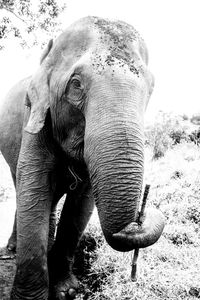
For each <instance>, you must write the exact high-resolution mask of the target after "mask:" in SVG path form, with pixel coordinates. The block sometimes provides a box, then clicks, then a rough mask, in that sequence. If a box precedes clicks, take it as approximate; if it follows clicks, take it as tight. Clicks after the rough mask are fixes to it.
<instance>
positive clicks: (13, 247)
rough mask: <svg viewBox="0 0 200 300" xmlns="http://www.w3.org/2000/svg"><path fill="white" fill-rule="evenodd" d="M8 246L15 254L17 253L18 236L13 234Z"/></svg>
mask: <svg viewBox="0 0 200 300" xmlns="http://www.w3.org/2000/svg"><path fill="white" fill-rule="evenodd" d="M6 247H7V249H8V251H10V252H12V253H13V254H15V253H16V248H17V242H16V238H15V237H12V236H11V237H10V238H9V240H8V244H7V246H6Z"/></svg>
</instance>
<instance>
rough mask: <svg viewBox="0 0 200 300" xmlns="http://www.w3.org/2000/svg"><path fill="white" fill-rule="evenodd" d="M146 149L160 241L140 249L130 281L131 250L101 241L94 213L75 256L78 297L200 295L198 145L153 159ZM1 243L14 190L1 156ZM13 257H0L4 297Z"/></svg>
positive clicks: (156, 299)
mask: <svg viewBox="0 0 200 300" xmlns="http://www.w3.org/2000/svg"><path fill="white" fill-rule="evenodd" d="M151 158H152V152H151V150H149V149H148V148H147V149H146V161H145V183H149V184H150V185H151V188H150V194H149V198H148V202H147V206H152V205H154V206H156V207H158V208H159V209H160V210H161V211H162V212H163V213H164V215H165V218H166V226H165V229H164V233H163V235H162V237H161V238H160V240H159V241H158V242H157V243H156V244H155V245H153V246H151V247H149V248H146V249H141V250H140V253H139V258H138V268H137V282H132V281H131V279H130V274H131V261H132V256H133V253H130V252H128V253H119V252H117V251H114V250H112V249H111V248H110V247H109V246H108V245H107V244H106V242H105V240H104V238H103V236H102V233H101V229H100V225H99V221H98V217H97V214H96V212H95V213H94V215H93V216H92V219H91V221H90V224H89V226H88V227H87V230H86V235H85V237H84V239H83V240H82V242H81V245H80V249H81V251H79V253H78V255H77V257H76V265H75V272H76V273H77V275H78V278H79V279H80V280H81V282H82V285H81V289H80V293H79V295H78V296H77V298H76V299H77V300H129V299H130V300H147V299H148V300H165V299H170V300H177V299H178V300H179V299H184V300H193V299H200V272H199V270H200V250H199V249H200V230H199V226H200V205H199V199H200V188H199V187H200V149H199V147H198V146H197V145H195V144H194V143H183V144H179V145H177V146H175V147H173V148H171V149H169V150H168V151H167V152H166V153H165V156H164V157H161V158H159V159H158V160H152V159H151ZM0 172H1V182H0V247H1V246H4V245H5V244H6V241H7V239H8V237H9V234H10V232H11V228H12V219H13V213H14V208H15V207H14V202H15V201H14V198H15V195H14V190H13V185H12V180H11V178H10V175H9V170H8V168H7V166H6V164H5V162H4V161H3V159H2V157H1V155H0ZM14 268H15V262H14V260H1V261H0V299H1V300H8V299H9V291H10V288H11V285H12V279H13V274H14Z"/></svg>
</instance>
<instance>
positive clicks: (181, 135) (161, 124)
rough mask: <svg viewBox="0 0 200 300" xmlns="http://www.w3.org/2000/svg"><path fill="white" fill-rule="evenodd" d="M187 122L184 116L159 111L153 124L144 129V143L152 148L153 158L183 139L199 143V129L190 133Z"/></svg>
mask: <svg viewBox="0 0 200 300" xmlns="http://www.w3.org/2000/svg"><path fill="white" fill-rule="evenodd" d="M189 124H190V123H189V121H188V118H186V117H185V116H182V117H181V116H174V115H173V114H170V113H164V112H162V111H161V112H159V113H158V115H157V116H156V122H155V123H154V125H153V126H148V127H147V128H146V130H145V144H146V145H148V146H150V147H151V148H152V151H153V159H158V158H160V157H163V156H164V155H165V153H166V151H167V150H168V149H170V148H172V147H173V146H174V145H176V144H180V143H181V142H183V141H186V142H188V141H194V142H195V143H196V144H197V143H199V142H200V131H197V132H196V131H195V132H193V133H191V130H190V128H189V127H190V126H189ZM188 131H190V133H188Z"/></svg>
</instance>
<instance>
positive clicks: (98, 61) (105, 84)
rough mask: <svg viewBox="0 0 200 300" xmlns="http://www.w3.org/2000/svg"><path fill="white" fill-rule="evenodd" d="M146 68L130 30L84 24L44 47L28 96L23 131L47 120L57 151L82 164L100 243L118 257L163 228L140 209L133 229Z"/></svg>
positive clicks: (148, 80) (153, 214)
mask: <svg viewBox="0 0 200 300" xmlns="http://www.w3.org/2000/svg"><path fill="white" fill-rule="evenodd" d="M147 63H148V55H147V49H146V46H145V44H144V42H143V40H142V38H141V37H140V36H139V34H138V33H137V32H136V31H135V30H134V29H133V27H132V26H130V25H128V24H126V23H124V22H119V21H113V22H111V21H108V20H103V19H99V18H96V17H89V18H84V19H82V20H81V21H78V22H76V23H74V24H73V25H72V26H71V27H69V28H68V29H67V30H66V31H64V32H63V33H62V34H61V35H60V36H59V37H58V38H57V40H56V41H55V43H54V44H53V45H52V43H50V44H49V48H48V51H46V52H45V54H44V55H43V60H42V62H41V66H40V68H39V70H38V72H37V73H36V75H35V76H34V77H33V78H32V81H31V84H30V87H29V90H28V97H27V104H28V105H29V106H30V107H31V111H30V117H29V120H28V123H27V124H26V127H25V131H27V132H29V133H30V134H38V133H39V132H40V131H41V130H42V128H43V127H44V128H45V121H46V119H47V115H49V118H50V119H51V126H52V132H53V136H54V139H55V140H56V141H57V143H58V144H59V145H60V146H61V147H62V149H63V151H65V153H66V154H67V156H68V157H69V158H73V159H75V160H76V161H82V162H84V163H85V164H86V166H87V169H88V172H89V176H90V181H91V185H92V190H93V195H94V199H95V203H96V206H97V209H98V214H99V218H100V222H101V226H102V230H103V232H104V235H105V238H106V240H107V241H108V243H109V244H110V245H111V246H112V247H113V248H114V249H117V250H120V251H127V250H131V249H134V248H140V247H146V246H149V245H151V244H153V243H154V242H156V241H157V239H158V238H159V237H160V234H161V232H162V230H163V227H164V221H163V217H162V214H161V213H160V212H158V211H156V210H150V211H149V212H148V211H147V213H146V216H147V217H146V221H145V222H144V226H143V227H141V228H139V227H138V226H137V225H136V221H137V218H138V209H139V202H140V198H141V192H142V182H143V160H144V149H143V147H144V144H143V140H144V128H143V117H144V112H145V109H146V106H147V104H148V100H149V97H150V95H151V92H152V89H153V84H154V79H153V77H152V75H151V73H150V71H149V70H148V68H147ZM145 224H146V225H145Z"/></svg>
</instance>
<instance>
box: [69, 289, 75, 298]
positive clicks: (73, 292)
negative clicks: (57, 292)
mask: <svg viewBox="0 0 200 300" xmlns="http://www.w3.org/2000/svg"><path fill="white" fill-rule="evenodd" d="M68 294H69V296H70V297H71V298H75V297H76V291H75V290H74V289H69V292H68Z"/></svg>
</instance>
